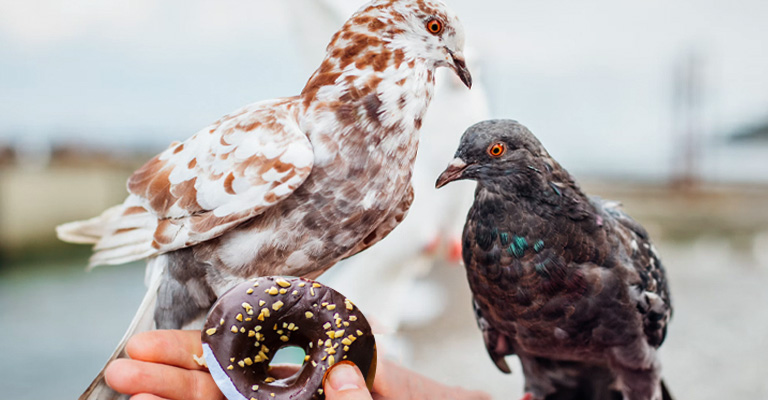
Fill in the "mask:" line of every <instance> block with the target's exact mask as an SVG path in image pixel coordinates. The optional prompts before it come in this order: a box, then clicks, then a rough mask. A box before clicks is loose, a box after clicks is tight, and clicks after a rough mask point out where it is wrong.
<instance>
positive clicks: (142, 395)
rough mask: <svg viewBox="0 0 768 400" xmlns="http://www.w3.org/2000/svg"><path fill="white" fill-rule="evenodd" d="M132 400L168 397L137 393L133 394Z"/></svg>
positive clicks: (152, 399)
mask: <svg viewBox="0 0 768 400" xmlns="http://www.w3.org/2000/svg"><path fill="white" fill-rule="evenodd" d="M131 400H168V399H164V398H162V397H159V396H155V395H154V394H149V393H139V394H137V395H134V396H131Z"/></svg>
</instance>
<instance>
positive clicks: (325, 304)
mask: <svg viewBox="0 0 768 400" xmlns="http://www.w3.org/2000/svg"><path fill="white" fill-rule="evenodd" d="M320 305H321V306H323V307H325V306H327V305H328V302H327V301H324V302H322V303H320Z"/></svg>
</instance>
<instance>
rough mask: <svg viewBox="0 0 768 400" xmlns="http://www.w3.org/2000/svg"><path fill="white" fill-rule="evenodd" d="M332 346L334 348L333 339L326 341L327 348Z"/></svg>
mask: <svg viewBox="0 0 768 400" xmlns="http://www.w3.org/2000/svg"><path fill="white" fill-rule="evenodd" d="M331 346H333V343H332V342H331V339H326V340H325V347H331Z"/></svg>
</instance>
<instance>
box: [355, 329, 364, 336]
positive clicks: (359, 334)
mask: <svg viewBox="0 0 768 400" xmlns="http://www.w3.org/2000/svg"><path fill="white" fill-rule="evenodd" d="M355 333H357V336H363V332H361V331H360V329H358V330H357V331H356V332H355Z"/></svg>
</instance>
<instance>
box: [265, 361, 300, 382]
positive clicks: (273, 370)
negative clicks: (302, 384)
mask: <svg viewBox="0 0 768 400" xmlns="http://www.w3.org/2000/svg"><path fill="white" fill-rule="evenodd" d="M299 368H301V365H296V364H275V365H270V366H269V376H271V377H273V378H275V379H285V378H290V377H292V376H293V375H294V374H296V372H297V371H298V370H299Z"/></svg>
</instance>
